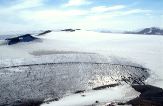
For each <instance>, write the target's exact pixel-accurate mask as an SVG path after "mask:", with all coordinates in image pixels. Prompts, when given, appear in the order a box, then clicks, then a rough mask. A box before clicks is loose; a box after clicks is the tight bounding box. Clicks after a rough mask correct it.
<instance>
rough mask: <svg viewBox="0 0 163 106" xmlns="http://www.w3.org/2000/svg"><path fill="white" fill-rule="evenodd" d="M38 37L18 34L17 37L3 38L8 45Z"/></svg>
mask: <svg viewBox="0 0 163 106" xmlns="http://www.w3.org/2000/svg"><path fill="white" fill-rule="evenodd" d="M36 39H38V38H36V37H33V36H31V35H30V34H25V35H22V36H18V37H13V38H7V39H5V40H7V44H8V45H13V44H16V43H19V42H30V41H33V40H36Z"/></svg>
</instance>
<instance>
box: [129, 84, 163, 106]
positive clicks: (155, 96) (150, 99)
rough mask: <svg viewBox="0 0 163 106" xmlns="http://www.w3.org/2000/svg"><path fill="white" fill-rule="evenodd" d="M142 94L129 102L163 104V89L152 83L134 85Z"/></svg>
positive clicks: (141, 105)
mask: <svg viewBox="0 0 163 106" xmlns="http://www.w3.org/2000/svg"><path fill="white" fill-rule="evenodd" d="M132 87H133V88H134V89H135V90H136V91H138V92H140V93H141V94H140V95H139V97H137V98H135V99H133V100H130V101H129V102H127V103H128V104H132V105H133V106H163V89H161V88H158V87H155V86H151V85H133V86H132Z"/></svg>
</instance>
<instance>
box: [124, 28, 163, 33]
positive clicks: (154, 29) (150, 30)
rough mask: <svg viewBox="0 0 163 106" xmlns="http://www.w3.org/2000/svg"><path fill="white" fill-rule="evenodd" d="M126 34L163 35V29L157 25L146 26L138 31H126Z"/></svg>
mask: <svg viewBox="0 0 163 106" xmlns="http://www.w3.org/2000/svg"><path fill="white" fill-rule="evenodd" d="M124 33H126V34H145V35H163V29H160V28H157V27H151V28H145V29H143V30H140V31H137V32H124Z"/></svg>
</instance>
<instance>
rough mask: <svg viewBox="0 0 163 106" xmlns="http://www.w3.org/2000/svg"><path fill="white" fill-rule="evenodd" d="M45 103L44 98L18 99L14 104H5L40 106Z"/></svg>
mask: <svg viewBox="0 0 163 106" xmlns="http://www.w3.org/2000/svg"><path fill="white" fill-rule="evenodd" d="M42 103H43V100H25V99H24V100H18V101H16V102H14V103H13V104H10V105H8V104H6V105H4V106H40V105H41V104H42Z"/></svg>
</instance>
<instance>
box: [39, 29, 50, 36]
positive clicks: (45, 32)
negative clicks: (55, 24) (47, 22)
mask: <svg viewBox="0 0 163 106" xmlns="http://www.w3.org/2000/svg"><path fill="white" fill-rule="evenodd" d="M50 32H52V30H47V31H44V32H42V33H39V34H38V36H40V35H45V34H47V33H50Z"/></svg>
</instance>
